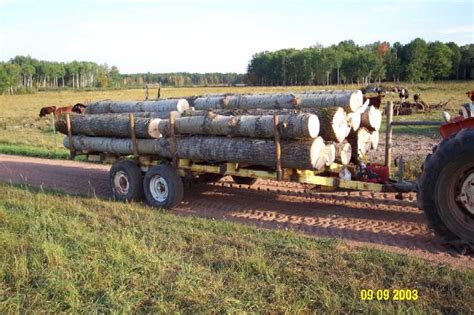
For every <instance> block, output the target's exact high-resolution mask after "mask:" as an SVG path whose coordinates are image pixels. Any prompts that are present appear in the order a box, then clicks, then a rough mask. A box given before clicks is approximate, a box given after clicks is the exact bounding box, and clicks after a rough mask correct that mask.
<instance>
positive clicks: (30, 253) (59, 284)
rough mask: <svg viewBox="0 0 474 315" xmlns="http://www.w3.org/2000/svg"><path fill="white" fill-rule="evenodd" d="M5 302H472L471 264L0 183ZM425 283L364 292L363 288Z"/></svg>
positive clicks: (402, 308) (407, 307)
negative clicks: (365, 295)
mask: <svg viewBox="0 0 474 315" xmlns="http://www.w3.org/2000/svg"><path fill="white" fill-rule="evenodd" d="M0 195H1V196H2V198H1V199H0V313H3V314H4V313H26V312H28V313H44V312H48V313H59V312H66V313H76V312H81V313H104V312H107V313H108V312H110V313H130V312H134V313H136V312H138V313H148V312H150V313H155V312H164V313H189V314H194V313H243V312H248V313H308V312H315V311H318V312H321V313H328V312H330V313H349V312H361V313H382V312H383V313H386V312H387V313H405V312H409V313H430V314H432V313H455V312H459V313H470V312H472V311H473V309H474V305H473V300H472V292H473V283H474V272H473V271H472V270H453V269H451V268H450V267H447V266H442V265H431V264H427V263H426V262H425V261H422V260H417V259H413V258H408V257H406V256H402V255H398V254H391V253H385V252H382V251H379V250H375V249H368V248H357V249H354V248H349V247H347V246H346V245H345V244H344V243H343V242H341V241H338V240H329V239H310V238H305V237H302V236H299V235H297V234H295V233H293V232H288V231H265V230H262V229H258V228H255V227H249V226H244V225H241V224H237V223H230V222H222V221H213V220H208V219H201V218H193V217H179V216H175V215H171V214H168V213H166V212H164V211H159V210H152V209H150V208H148V207H145V206H142V205H140V204H122V203H115V202H109V201H103V200H97V199H89V198H83V197H73V196H68V195H62V194H59V193H52V192H43V191H41V190H32V189H25V187H13V186H9V185H4V184H0ZM398 288H408V289H417V290H418V292H419V299H418V300H417V301H362V300H361V299H360V290H361V289H389V290H392V289H398Z"/></svg>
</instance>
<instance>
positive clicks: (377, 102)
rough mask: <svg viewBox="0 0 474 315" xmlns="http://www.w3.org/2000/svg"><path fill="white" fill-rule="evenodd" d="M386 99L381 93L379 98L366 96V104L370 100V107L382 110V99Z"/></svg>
mask: <svg viewBox="0 0 474 315" xmlns="http://www.w3.org/2000/svg"><path fill="white" fill-rule="evenodd" d="M384 97H385V94H382V93H380V94H379V95H377V96H369V97H365V96H364V103H365V102H366V101H367V100H369V106H374V107H375V108H380V105H381V104H382V99H383V98H384Z"/></svg>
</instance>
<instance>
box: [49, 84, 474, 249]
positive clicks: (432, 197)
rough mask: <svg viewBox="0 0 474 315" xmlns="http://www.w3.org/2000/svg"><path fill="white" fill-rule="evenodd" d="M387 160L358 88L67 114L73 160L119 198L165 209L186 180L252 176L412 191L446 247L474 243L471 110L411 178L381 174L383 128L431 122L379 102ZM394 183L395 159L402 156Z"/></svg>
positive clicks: (63, 125) (449, 127) (125, 105)
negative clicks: (95, 166) (87, 166)
mask: <svg viewBox="0 0 474 315" xmlns="http://www.w3.org/2000/svg"><path fill="white" fill-rule="evenodd" d="M386 109H387V128H386V135H385V136H386V148H385V165H377V164H368V163H367V161H366V157H365V154H366V153H367V152H368V151H369V150H370V149H372V148H376V147H377V145H378V139H379V132H378V130H379V128H380V125H381V113H380V111H379V110H377V109H375V108H372V107H370V106H368V104H367V103H366V104H364V103H363V102H362V93H361V92H360V91H319V92H311V93H302V94H270V95H269V94H249V95H233V94H222V95H220V94H219V95H206V96H202V97H193V98H189V99H187V100H186V99H165V100H155V101H148V100H147V101H141V102H124V101H120V102H119V101H117V102H115V101H100V102H96V103H93V104H91V105H89V107H88V108H87V110H86V113H85V114H82V115H69V114H68V115H66V116H64V117H63V119H61V120H59V121H58V122H57V123H56V128H57V130H59V131H60V132H62V133H64V134H66V135H67V136H66V137H65V139H64V145H65V146H66V147H67V148H68V149H70V151H71V157H72V158H74V157H75V156H76V155H78V154H84V155H87V158H88V160H89V161H97V162H98V161H102V162H103V161H107V162H111V163H113V164H112V167H111V169H110V174H109V177H110V185H111V188H112V193H113V196H114V198H115V199H116V200H121V201H132V200H134V201H136V200H141V199H143V197H145V199H146V200H147V202H148V203H149V204H150V205H152V206H156V207H163V208H171V207H174V206H177V205H178V204H179V203H180V202H181V201H182V200H183V198H184V184H188V183H193V182H195V181H206V182H212V181H217V180H219V179H220V178H222V177H224V176H232V178H233V180H234V182H235V183H237V184H243V185H252V184H254V183H255V181H256V180H257V179H259V178H261V179H270V180H276V181H287V182H298V183H303V184H311V185H317V186H321V187H332V188H337V189H349V190H368V191H374V192H397V193H399V194H400V195H401V194H402V193H404V192H417V199H418V205H419V207H420V208H421V209H423V210H424V212H425V214H426V216H427V218H428V222H429V224H430V226H431V228H432V229H434V231H435V232H436V233H437V234H438V235H439V236H441V237H442V238H443V239H444V240H445V241H446V242H447V243H449V244H456V245H458V246H459V245H461V246H462V247H464V248H465V247H468V248H472V247H473V244H474V118H472V117H471V116H470V115H471V114H470V113H468V115H466V114H465V115H464V117H462V116H459V117H457V118H455V119H454V121H453V122H449V123H445V124H443V125H442V126H441V127H440V133H441V135H442V136H443V141H442V142H441V143H440V144H439V145H438V146H437V147H435V148H434V149H433V153H432V154H430V155H429V156H428V157H427V158H426V161H425V163H424V169H423V173H422V175H421V176H420V178H419V179H418V182H417V183H412V182H406V181H403V180H398V181H393V180H391V179H390V178H389V173H390V165H391V141H392V140H391V134H392V127H393V126H396V125H400V124H412V125H419V124H423V125H427V124H432V125H441V123H440V122H396V121H392V117H393V103H389V104H388V106H387V108H386ZM399 164H400V165H399V167H400V169H399V173H400V176H399V177H400V178H403V162H402V163H399Z"/></svg>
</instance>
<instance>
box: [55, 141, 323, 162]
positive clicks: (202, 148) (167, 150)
mask: <svg viewBox="0 0 474 315" xmlns="http://www.w3.org/2000/svg"><path fill="white" fill-rule="evenodd" d="M72 140H73V144H74V148H75V149H76V150H78V151H82V152H85V153H98V152H107V153H111V154H117V155H130V154H132V153H133V147H132V140H131V139H118V138H102V137H85V136H73V138H72ZM137 144H138V152H139V153H140V154H151V155H156V156H157V157H159V158H167V159H170V158H172V151H171V141H170V139H169V138H161V139H138V140H137ZM64 146H65V147H67V148H69V139H68V137H65V138H64ZM176 148H177V155H178V157H179V158H185V159H191V160H198V161H214V162H238V163H246V164H251V165H262V166H270V167H274V166H275V165H276V160H275V142H274V141H273V140H263V139H250V138H229V137H209V136H192V137H177V138H176ZM325 148H326V145H325V144H324V141H323V140H322V138H320V137H318V138H315V139H311V140H299V141H295V140H293V141H282V142H281V163H282V166H283V167H285V168H298V169H315V168H316V166H317V165H318V166H319V165H320V164H323V165H325V162H324V163H321V159H323V160H325V159H326V158H325V157H324V156H323V154H322V152H323V150H324V149H325Z"/></svg>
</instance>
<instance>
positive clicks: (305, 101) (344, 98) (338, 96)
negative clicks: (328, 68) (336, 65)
mask: <svg viewBox="0 0 474 315" xmlns="http://www.w3.org/2000/svg"><path fill="white" fill-rule="evenodd" d="M297 96H298V97H299V99H300V107H301V108H317V107H343V108H344V110H345V111H346V112H348V113H352V112H356V111H357V110H358V109H360V108H361V107H362V106H363V96H362V92H361V91H359V90H358V91H334V92H327V91H324V92H320V93H318V92H315V93H304V94H297Z"/></svg>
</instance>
